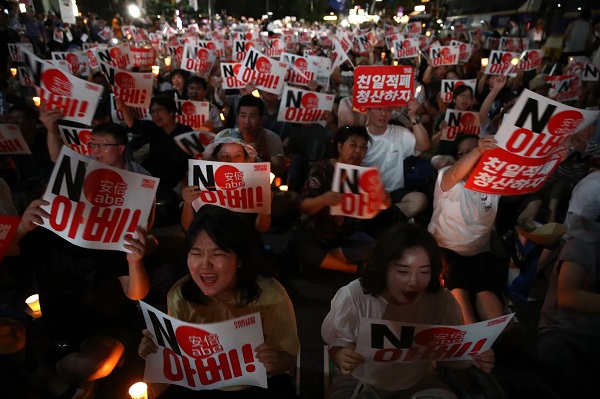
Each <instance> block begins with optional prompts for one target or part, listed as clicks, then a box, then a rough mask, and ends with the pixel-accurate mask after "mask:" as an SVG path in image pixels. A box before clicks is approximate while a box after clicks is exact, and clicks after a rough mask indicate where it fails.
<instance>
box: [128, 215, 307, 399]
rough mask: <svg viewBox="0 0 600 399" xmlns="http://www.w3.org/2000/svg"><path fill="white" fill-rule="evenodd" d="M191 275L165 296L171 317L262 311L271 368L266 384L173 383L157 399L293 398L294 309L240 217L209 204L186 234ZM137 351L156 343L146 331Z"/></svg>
mask: <svg viewBox="0 0 600 399" xmlns="http://www.w3.org/2000/svg"><path fill="white" fill-rule="evenodd" d="M186 246H187V250H188V256H187V265H188V269H189V275H188V276H186V277H184V278H183V279H181V280H180V281H178V282H177V283H175V285H174V286H173V287H172V288H171V290H170V291H169V294H168V296H167V307H168V313H169V315H170V316H172V317H175V318H177V319H180V320H183V321H186V322H190V323H216V322H220V321H225V320H229V319H232V318H236V317H241V316H244V315H249V314H252V313H255V312H259V313H260V316H261V321H262V328H263V333H264V338H265V342H264V343H263V344H261V345H259V346H258V347H257V348H254V349H255V355H256V358H257V359H258V361H260V362H261V363H263V364H264V365H265V367H266V369H267V377H268V379H267V381H268V388H267V389H264V388H258V387H248V386H235V387H228V388H227V389H226V390H213V391H211V390H206V391H202V393H198V391H194V390H189V389H187V388H184V387H180V386H177V385H171V386H169V388H168V389H167V390H166V391H164V392H163V393H162V394H161V395H159V396H158V398H159V399H168V398H176V399H185V398H195V397H198V396H201V397H203V398H288V397H294V392H293V391H294V390H293V384H292V382H291V377H290V376H289V375H288V374H287V372H288V371H289V370H291V368H292V367H293V366H294V365H295V364H296V356H297V355H298V352H299V349H300V343H299V339H298V334H297V331H296V318H295V315H294V308H293V306H292V303H291V301H290V298H289V297H288V295H287V293H286V291H285V289H284V288H283V287H282V286H281V284H279V282H277V281H276V280H275V279H273V278H271V277H268V276H266V274H265V272H264V265H265V263H264V259H263V253H262V247H261V245H260V238H259V237H258V235H257V233H256V232H255V231H254V230H253V229H252V228H250V227H249V226H248V225H247V224H246V223H244V222H243V221H242V220H240V218H239V215H238V214H236V213H234V212H232V211H229V210H227V209H224V208H219V207H216V206H212V205H206V206H204V207H202V208H201V209H200V211H199V212H198V213H197V214H196V217H195V218H194V221H193V223H192V225H191V226H190V229H189V230H188V232H187V235H186ZM143 335H144V337H143V339H142V342H141V344H140V346H139V354H140V356H142V357H143V358H145V357H146V356H147V355H148V354H150V353H156V352H157V351H158V346H157V344H156V343H155V342H154V340H153V338H154V337H153V336H152V334H151V333H150V332H149V331H148V330H144V331H143Z"/></svg>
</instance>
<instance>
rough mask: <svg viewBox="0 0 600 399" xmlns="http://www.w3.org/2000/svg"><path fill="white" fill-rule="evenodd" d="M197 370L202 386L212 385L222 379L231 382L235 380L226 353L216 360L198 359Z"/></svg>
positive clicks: (211, 358)
mask: <svg viewBox="0 0 600 399" xmlns="http://www.w3.org/2000/svg"><path fill="white" fill-rule="evenodd" d="M196 368H197V369H198V377H199V378H200V382H201V383H202V385H210V384H214V383H215V382H219V381H221V380H222V379H224V380H230V379H232V378H233V375H232V373H231V368H230V367H229V358H228V357H227V354H225V353H220V354H219V355H218V356H217V357H216V358H215V357H214V356H213V357H209V358H206V359H197V360H196Z"/></svg>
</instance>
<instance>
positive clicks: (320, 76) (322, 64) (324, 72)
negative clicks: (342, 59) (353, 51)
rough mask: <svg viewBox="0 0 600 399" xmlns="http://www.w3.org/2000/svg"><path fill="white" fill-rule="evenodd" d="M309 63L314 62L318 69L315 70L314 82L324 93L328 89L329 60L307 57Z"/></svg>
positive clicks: (312, 56)
mask: <svg viewBox="0 0 600 399" xmlns="http://www.w3.org/2000/svg"><path fill="white" fill-rule="evenodd" d="M307 58H308V60H309V61H312V62H316V63H317V64H318V65H319V67H318V69H317V76H316V77H315V80H316V81H317V83H318V84H319V86H323V87H324V88H325V90H326V91H328V89H329V77H330V76H331V71H332V70H331V60H330V59H329V58H325V57H317V56H314V55H309V56H308V57H307Z"/></svg>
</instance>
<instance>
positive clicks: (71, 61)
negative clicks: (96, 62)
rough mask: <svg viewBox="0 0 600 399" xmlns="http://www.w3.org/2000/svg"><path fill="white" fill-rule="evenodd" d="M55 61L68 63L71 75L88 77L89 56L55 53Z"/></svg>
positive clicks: (53, 56)
mask: <svg viewBox="0 0 600 399" xmlns="http://www.w3.org/2000/svg"><path fill="white" fill-rule="evenodd" d="M51 54H52V59H53V60H62V61H66V62H67V63H68V66H69V73H71V74H72V75H75V76H88V75H89V71H88V65H89V62H88V60H87V56H86V55H84V53H82V52H81V51H80V52H77V53H75V52H64V51H53V52H52V53H51Z"/></svg>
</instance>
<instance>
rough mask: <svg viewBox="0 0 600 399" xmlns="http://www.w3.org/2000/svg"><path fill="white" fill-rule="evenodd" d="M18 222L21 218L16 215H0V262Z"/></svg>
mask: <svg viewBox="0 0 600 399" xmlns="http://www.w3.org/2000/svg"><path fill="white" fill-rule="evenodd" d="M19 223H21V218H20V217H18V216H0V262H2V259H3V258H4V255H6V251H8V248H9V247H10V244H11V242H12V240H13V238H14V236H15V233H16V232H17V228H18V227H19Z"/></svg>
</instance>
